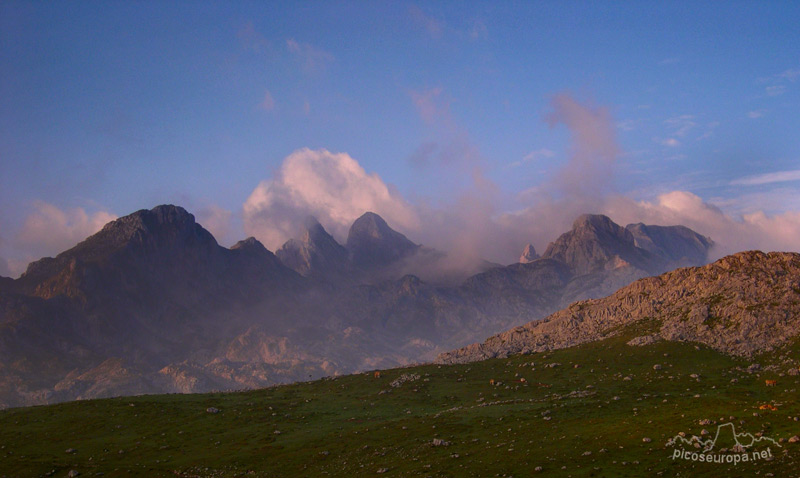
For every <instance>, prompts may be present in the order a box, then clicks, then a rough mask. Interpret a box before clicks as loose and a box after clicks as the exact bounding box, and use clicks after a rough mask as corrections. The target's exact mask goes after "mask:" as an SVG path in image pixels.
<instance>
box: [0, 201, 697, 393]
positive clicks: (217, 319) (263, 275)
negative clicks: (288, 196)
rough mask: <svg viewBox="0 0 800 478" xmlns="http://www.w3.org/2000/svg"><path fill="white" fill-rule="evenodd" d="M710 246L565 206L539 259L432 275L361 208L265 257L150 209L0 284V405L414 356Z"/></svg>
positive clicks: (430, 265)
mask: <svg viewBox="0 0 800 478" xmlns="http://www.w3.org/2000/svg"><path fill="white" fill-rule="evenodd" d="M637 241H638V243H640V244H642V245H643V246H645V247H639V246H638V245H637ZM711 244H712V243H711V242H710V240H707V239H706V238H702V236H698V235H696V234H694V233H693V232H691V231H690V230H688V229H685V228H654V227H653V226H641V225H637V226H636V227H633V232H631V231H629V230H628V229H626V228H621V227H620V226H618V225H616V224H614V223H613V222H612V221H611V220H610V219H608V218H606V217H604V216H582V217H581V218H579V219H578V220H577V221H576V222H575V225H574V227H573V229H572V230H571V231H569V232H567V233H565V234H563V235H562V236H561V237H559V238H558V239H557V240H556V241H554V243H553V244H551V245H550V246H549V247H548V248H547V251H546V252H545V254H544V255H543V256H542V257H541V258H538V259H532V260H531V261H530V262H529V263H525V264H522V263H517V264H513V265H510V266H507V267H502V266H497V265H492V264H489V263H485V262H484V263H481V264H477V265H471V266H469V267H473V268H477V269H479V270H482V272H480V273H477V274H474V275H472V276H470V277H468V278H466V279H465V280H464V279H457V277H458V276H457V275H454V274H453V273H452V270H451V269H448V267H452V265H453V264H454V263H455V264H456V265H458V261H459V259H460V258H458V257H449V256H447V254H445V253H443V252H439V251H435V250H433V249H430V248H426V247H423V246H420V245H418V244H415V243H414V242H412V241H411V240H409V239H408V238H407V237H405V236H404V235H403V234H401V233H399V232H397V231H394V230H393V229H392V228H391V227H390V226H389V225H388V224H387V223H386V222H385V221H384V220H383V219H382V218H381V217H380V216H378V215H377V214H374V213H369V212H368V213H365V214H364V215H363V216H361V217H360V218H358V219H357V220H356V221H355V222H354V223H353V225H352V227H351V228H350V233H349V236H348V238H347V242H346V244H345V246H342V245H340V244H339V243H337V242H336V240H335V239H334V238H333V237H331V236H330V234H328V233H327V232H326V231H325V229H324V228H323V227H322V226H321V225H320V224H319V223H318V222H317V221H316V220H313V219H310V220H309V221H308V222H307V224H306V231H305V233H304V234H303V235H301V237H299V238H296V239H292V240H290V241H288V242H287V243H286V244H284V246H283V247H281V248H280V249H279V250H278V251H277V254H273V253H271V252H270V251H268V250H267V249H266V248H265V247H264V246H263V245H262V244H261V243H260V242H258V241H257V240H256V239H254V238H248V239H245V240H243V241H240V242H239V243H237V244H236V245H234V246H233V247H231V248H230V249H227V248H224V247H221V246H219V245H218V244H217V242H216V241H215V240H214V238H213V237H212V235H211V234H210V233H208V231H206V230H205V229H204V228H203V227H202V226H200V225H199V224H197V223H196V222H195V218H194V216H192V215H191V214H189V213H188V212H187V211H185V210H184V209H182V208H180V207H176V206H158V207H156V208H153V209H151V210H141V211H137V212H135V213H133V214H131V215H129V216H125V217H122V218H120V219H117V220H115V221H112V222H111V223H109V224H107V225H106V226H105V227H104V228H103V229H102V230H101V231H100V232H98V233H97V234H95V235H93V236H91V237H89V238H88V239H86V240H85V241H83V242H81V243H80V244H78V245H76V246H75V247H73V248H72V249H70V250H68V251H65V252H63V253H61V254H59V255H58V256H56V257H55V258H45V259H42V260H39V261H37V262H34V263H32V264H31V265H30V266H29V267H28V270H27V271H26V272H25V274H23V275H22V277H20V278H19V279H17V280H3V281H0V406H3V405H5V406H14V405H21V404H35V403H49V402H55V401H63V400H71V399H76V398H93V397H100V396H108V395H120V394H138V393H154V392H190V391H208V390H213V389H232V388H250V387H262V386H266V385H271V384H274V383H280V382H289V381H296V380H303V379H307V378H309V377H320V376H324V375H333V374H337V373H346V372H352V371H355V370H365V369H374V368H387V367H393V366H397V365H402V364H407V363H410V362H419V361H423V360H431V359H433V358H434V357H435V356H436V354H438V353H440V352H443V351H446V350H450V349H453V348H455V347H459V346H462V345H464V344H467V343H471V342H474V341H476V340H479V339H481V338H483V337H486V336H488V335H491V334H494V333H497V332H498V331H501V330H504V329H507V328H509V327H513V326H515V325H518V324H520V323H524V322H526V321H529V320H531V319H536V318H541V317H545V316H546V315H547V314H550V313H552V312H554V311H556V310H558V309H559V308H560V307H562V306H563V305H564V304H565V303H569V302H571V301H573V300H576V299H585V298H592V297H602V296H604V295H607V294H609V293H611V292H613V291H614V290H616V289H617V288H619V287H621V286H623V285H626V284H628V283H630V282H631V281H633V280H635V279H638V278H640V277H643V276H646V275H649V274H651V273H656V272H663V270H658V269H659V267H665V266H666V265H667V264H670V263H674V262H681V261H689V262H691V261H698V262H699V263H702V262H705V254H704V253H705V252H707V251H708V248H709V247H710V245H711ZM529 252H532V253H533V254H535V251H533V250H532V248H531V249H530V251H529ZM531 257H533V256H532V255H531ZM463 270H468V267H462V268H461V271H462V272H461V273H463ZM442 271H443V272H442ZM437 273H438V275H437ZM448 274H449V275H448ZM420 275H421V276H423V277H433V278H434V280H433V281H426V280H423V279H421V278H420ZM443 277H445V278H447V280H443V279H442V278H443Z"/></svg>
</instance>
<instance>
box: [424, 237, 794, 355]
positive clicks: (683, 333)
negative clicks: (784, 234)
mask: <svg viewBox="0 0 800 478" xmlns="http://www.w3.org/2000/svg"><path fill="white" fill-rule="evenodd" d="M798 278H800V254H795V253H780V252H771V253H769V254H764V253H763V252H758V251H749V252H741V253H738V254H734V255H732V256H727V257H723V258H722V259H720V260H718V261H716V262H714V263H713V264H708V265H705V266H702V267H692V268H682V269H677V270H674V271H672V272H667V273H665V274H662V275H660V276H658V277H648V278H645V279H641V280H639V281H636V282H634V283H633V284H630V285H628V286H626V287H624V288H622V289H620V290H618V291H617V292H615V293H614V294H613V295H611V296H609V297H606V298H603V299H596V300H587V301H582V302H576V303H574V304H572V305H570V306H569V307H568V308H566V309H563V310H560V311H558V312H556V313H555V314H552V315H551V316H549V317H547V318H546V319H544V320H538V321H533V322H529V323H527V324H525V325H523V326H520V327H516V328H514V329H511V330H509V331H507V332H503V333H501V334H497V335H495V336H493V337H490V338H488V339H487V340H486V341H485V342H483V343H476V344H472V345H469V346H467V347H463V348H461V349H458V350H454V351H452V352H448V353H444V354H441V355H439V357H438V358H437V362H439V363H466V362H473V361H477V360H484V359H487V358H493V357H506V356H508V355H512V354H518V353H531V352H542V351H548V350H556V349H562V348H567V347H572V346H575V345H580V344H583V343H586V342H594V341H598V340H602V339H605V338H608V337H612V336H614V335H617V334H620V333H622V332H623V331H624V330H625V328H626V327H627V326H631V325H634V324H639V325H641V326H642V327H643V328H649V329H650V330H651V331H652V332H651V333H649V334H648V335H643V336H641V337H637V338H635V339H634V340H632V341H631V342H630V344H631V345H642V344H647V343H652V342H655V341H659V340H673V341H680V342H684V341H689V342H697V343H701V344H705V345H708V346H709V347H711V348H713V349H715V350H717V351H720V352H724V353H726V354H730V355H738V356H744V357H749V356H752V355H754V354H756V353H763V352H770V351H773V350H776V349H778V348H780V347H782V346H784V345H787V344H788V343H790V342H791V341H792V340H794V339H796V338H797V337H798V336H799V335H800V279H798Z"/></svg>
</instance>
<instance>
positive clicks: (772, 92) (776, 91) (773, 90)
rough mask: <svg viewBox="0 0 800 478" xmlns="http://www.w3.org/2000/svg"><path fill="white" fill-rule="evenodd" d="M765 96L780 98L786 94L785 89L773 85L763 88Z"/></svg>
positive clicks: (781, 86)
mask: <svg viewBox="0 0 800 478" xmlns="http://www.w3.org/2000/svg"><path fill="white" fill-rule="evenodd" d="M764 91H766V93H767V96H780V95H782V94H784V93H786V87H785V86H783V85H773V86H768V87H766V88H765V90H764Z"/></svg>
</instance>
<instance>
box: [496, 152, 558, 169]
mask: <svg viewBox="0 0 800 478" xmlns="http://www.w3.org/2000/svg"><path fill="white" fill-rule="evenodd" d="M555 156H556V153H555V151H552V150H549V149H547V148H541V149H537V150H536V151H531V152H530V153H528V154H526V155H525V156H523V157H522V159H521V160H519V161H514V162H513V163H511V164H509V165H508V167H509V168H515V167H517V166H522V165H523V164H525V163H531V162H534V161H538V160H539V159H541V158H554V157H555Z"/></svg>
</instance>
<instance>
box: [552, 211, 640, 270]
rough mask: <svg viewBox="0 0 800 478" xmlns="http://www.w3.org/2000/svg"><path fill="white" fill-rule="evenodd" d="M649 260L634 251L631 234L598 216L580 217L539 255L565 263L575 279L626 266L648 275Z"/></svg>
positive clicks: (638, 250) (607, 218)
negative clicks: (579, 276) (574, 275)
mask: <svg viewBox="0 0 800 478" xmlns="http://www.w3.org/2000/svg"><path fill="white" fill-rule="evenodd" d="M649 256H650V254H649V253H648V252H647V251H645V250H644V249H640V248H637V247H636V244H635V242H634V237H633V234H631V232H630V231H628V230H626V229H625V228H623V227H621V226H619V225H618V224H616V223H615V222H614V221H612V220H611V219H610V218H609V217H608V216H604V215H600V214H583V215H581V216H579V217H578V218H577V219H576V220H575V222H574V223H573V224H572V230H571V231H569V232H566V233H564V234H562V235H561V236H560V237H559V238H558V239H556V240H555V241H554V242H552V243H550V245H548V246H547V250H545V252H544V254H543V255H542V257H543V258H550V259H555V260H559V261H561V262H564V263H565V264H567V265H568V266H570V268H571V269H572V270H573V271H574V273H575V274H578V275H582V274H590V273H594V272H599V271H602V270H607V269H613V268H617V267H620V266H626V265H632V266H634V267H636V268H639V269H642V270H645V271H647V270H650V269H651V267H649V265H650V264H649V262H650V257H649Z"/></svg>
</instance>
